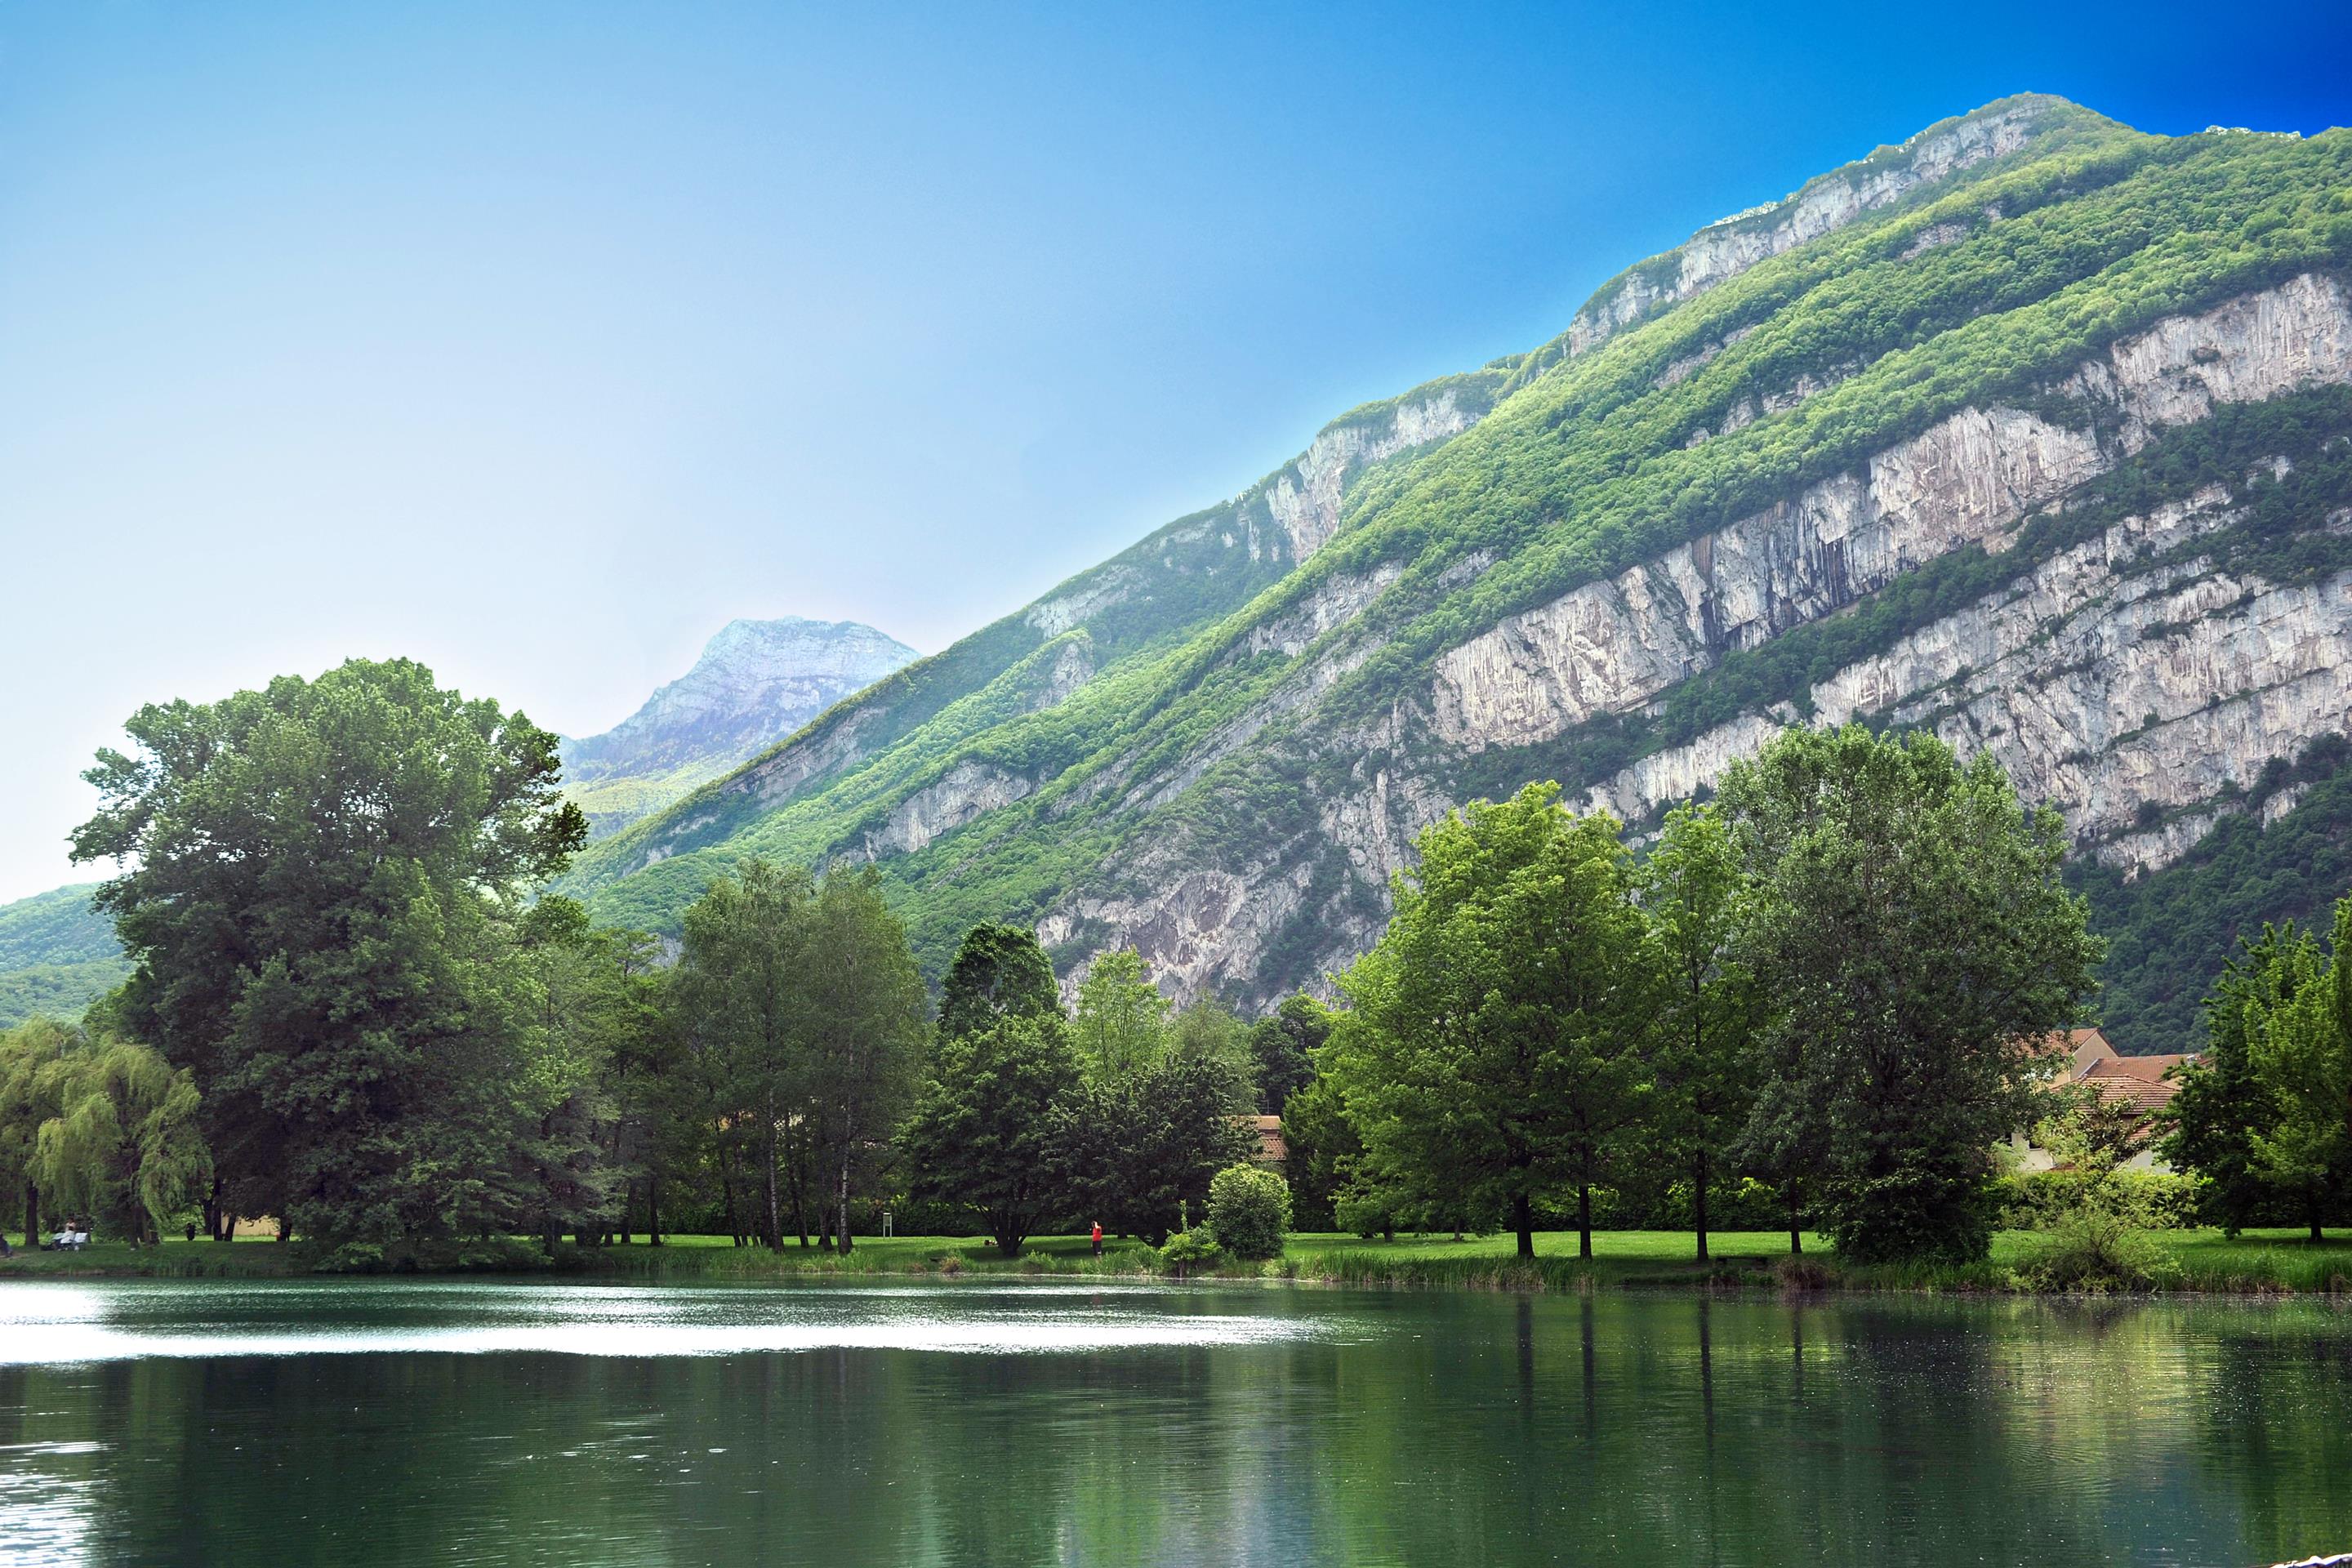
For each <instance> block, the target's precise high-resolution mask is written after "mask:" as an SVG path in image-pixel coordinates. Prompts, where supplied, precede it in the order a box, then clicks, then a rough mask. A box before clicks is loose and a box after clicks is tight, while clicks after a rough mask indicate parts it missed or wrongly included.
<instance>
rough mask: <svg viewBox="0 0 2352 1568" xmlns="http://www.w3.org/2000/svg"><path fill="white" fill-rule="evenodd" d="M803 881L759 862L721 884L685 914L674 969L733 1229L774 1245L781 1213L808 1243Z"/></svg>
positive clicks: (807, 893)
mask: <svg viewBox="0 0 2352 1568" xmlns="http://www.w3.org/2000/svg"><path fill="white" fill-rule="evenodd" d="M814 898H815V888H814V883H812V881H811V880H810V879H809V877H808V874H807V873H806V872H804V871H802V870H800V869H798V868H786V867H780V866H778V865H776V864H775V863H774V862H773V861H770V860H762V859H760V858H756V857H755V858H751V859H748V860H745V861H744V862H743V863H742V864H741V865H740V866H739V867H738V868H736V869H735V871H734V872H733V873H732V874H731V875H728V876H722V877H718V878H715V879H712V881H711V883H710V885H709V887H708V888H706V889H704V890H703V893H702V896H701V897H700V898H698V899H697V900H695V901H694V902H693V903H692V904H690V905H688V908H687V910H686V916H685V920H684V922H683V923H684V935H683V937H682V939H681V942H680V947H679V952H678V966H677V1003H678V1011H679V1016H680V1020H681V1023H682V1026H683V1028H684V1031H685V1035H686V1038H687V1042H688V1052H689V1055H690V1058H691V1060H690V1062H689V1063H688V1074H689V1079H690V1081H691V1082H692V1083H693V1084H694V1085H695V1086H696V1087H697V1088H698V1090H699V1095H698V1099H699V1100H700V1101H701V1104H700V1111H701V1116H702V1119H703V1124H704V1125H705V1126H706V1127H708V1128H709V1130H710V1133H711V1136H712V1137H713V1138H714V1139H715V1140H717V1142H718V1144H719V1147H718V1150H717V1158H718V1163H719V1170H720V1180H721V1184H722V1187H723V1189H724V1191H725V1194H726V1205H727V1209H728V1211H729V1215H730V1226H734V1227H735V1228H737V1230H738V1232H739V1234H740V1232H741V1230H742V1229H744V1228H747V1227H745V1226H743V1224H742V1222H743V1220H744V1218H746V1217H750V1218H751V1219H752V1220H753V1221H754V1223H753V1224H752V1225H751V1226H749V1227H748V1228H750V1229H751V1230H753V1231H754V1232H755V1233H756V1234H757V1235H758V1237H760V1239H761V1241H762V1242H764V1243H765V1244H766V1245H767V1246H769V1247H782V1246H783V1236H784V1213H785V1209H786V1206H787V1205H790V1207H791V1208H792V1210H793V1216H794V1228H795V1229H796V1230H798V1231H799V1233H800V1236H801V1237H802V1240H803V1242H805V1241H806V1239H807V1237H808V1218H807V1214H808V1204H809V1193H808V1183H809V1178H810V1171H811V1164H810V1160H809V1157H808V1154H807V1150H806V1144H807V1142H808V1135H809V1133H810V1131H812V1129H811V1127H810V1124H809V1123H808V1121H806V1119H805V1118H804V1117H803V1115H802V1110H803V1105H804V1102H805V1101H806V1100H807V1099H808V1097H809V1095H810V1094H811V1092H812V1091H813V1089H814V1078H815V1074H814V1070H813V1067H812V1064H811V1063H810V1062H809V1061H808V1059H807V1053H806V1052H805V1051H804V1050H803V1040H802V1037H801V1034H800V1026H801V1016H800V1011H801V980H802V968H803V956H804V950H805V948H806V946H807V927H808V923H809V912H808V910H809V905H810V904H811V903H812V902H813V901H814Z"/></svg>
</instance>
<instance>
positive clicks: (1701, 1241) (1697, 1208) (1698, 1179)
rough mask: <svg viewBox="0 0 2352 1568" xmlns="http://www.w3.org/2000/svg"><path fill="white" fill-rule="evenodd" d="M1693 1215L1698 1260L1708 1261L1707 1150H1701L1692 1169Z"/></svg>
mask: <svg viewBox="0 0 2352 1568" xmlns="http://www.w3.org/2000/svg"><path fill="white" fill-rule="evenodd" d="M1691 1217H1692V1219H1693V1220H1695V1221H1696V1223H1697V1225H1698V1260H1699V1261H1700V1262H1701V1263H1704V1262H1706V1150H1704V1149H1702V1150H1700V1151H1699V1153H1698V1158H1697V1159H1696V1161H1695V1162H1693V1163H1692V1169H1691Z"/></svg>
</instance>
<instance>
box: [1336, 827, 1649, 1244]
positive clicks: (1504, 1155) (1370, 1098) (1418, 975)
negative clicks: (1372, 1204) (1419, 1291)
mask: <svg viewBox="0 0 2352 1568" xmlns="http://www.w3.org/2000/svg"><path fill="white" fill-rule="evenodd" d="M1558 794H1559V786H1558V785H1556V784H1530V785H1528V787H1527V788H1526V789H1523V790H1521V791H1520V792H1519V793H1518V795H1516V796H1514V797H1513V798H1512V799H1510V800H1509V801H1507V802H1505V803H1503V804H1502V805H1491V804H1488V803H1486V802H1477V803H1475V804H1473V805H1470V806H1469V807H1468V808H1467V809H1465V810H1464V811H1461V812H1456V813H1449V814H1448V815H1447V816H1446V817H1445V818H1444V820H1443V821H1441V822H1439V823H1437V824H1436V825H1434V826H1432V827H1431V828H1430V829H1429V830H1428V831H1427V832H1425V833H1424V834H1423V835H1422V837H1421V842H1420V851H1421V863H1420V866H1419V868H1418V869H1417V870H1416V871H1414V872H1413V873H1412V875H1411V877H1410V878H1401V879H1399V881H1398V883H1397V887H1396V912H1395V915H1394V917H1393V918H1392V919H1391V921H1390V922H1389V927H1388V930H1387V931H1386V932H1385V933H1384V934H1383V935H1382V936H1381V940H1380V942H1378V943H1377V944H1376V945H1375V946H1374V947H1373V948H1372V950H1371V951H1370V952H1368V953H1366V954H1365V955H1364V956H1363V957H1362V958H1361V959H1360V960H1358V961H1357V963H1355V964H1354V966H1353V967H1351V968H1350V969H1349V971H1348V973H1346V974H1345V975H1343V976H1341V977H1340V982H1339V987H1340V990H1341V991H1342V992H1343V993H1344V994H1346V995H1347V997H1348V999H1349V1003H1350V1004H1351V1007H1350V1009H1349V1011H1348V1012H1346V1013H1344V1014H1342V1015H1341V1016H1340V1017H1339V1023H1338V1025H1337V1026H1336V1027H1335V1028H1334V1029H1333V1030H1332V1033H1331V1039H1330V1042H1329V1044H1328V1046H1327V1047H1325V1050H1324V1054H1323V1066H1324V1069H1325V1071H1326V1072H1327V1074H1328V1075H1329V1076H1330V1077H1331V1078H1332V1079H1334V1081H1335V1082H1336V1083H1337V1084H1338V1086H1339V1091H1340V1095H1341V1098H1342V1100H1343V1102H1344V1104H1345V1106H1346V1110H1347V1115H1348V1118H1349V1121H1352V1122H1353V1123H1354V1124H1355V1126H1356V1128H1357V1130H1358V1131H1359V1133H1360V1136H1361V1137H1362V1139H1363V1142H1364V1150H1365V1160H1366V1163H1368V1164H1369V1165H1370V1166H1371V1167H1372V1168H1374V1169H1376V1170H1377V1171H1378V1172H1379V1173H1380V1174H1381V1178H1382V1180H1383V1182H1384V1183H1386V1184H1399V1185H1402V1187H1403V1188H1404V1189H1405V1190H1406V1191H1408V1192H1410V1193H1412V1195H1414V1196H1416V1197H1419V1198H1423V1199H1425V1200H1427V1201H1429V1202H1431V1203H1433V1205H1436V1207H1437V1208H1438V1210H1439V1211H1440V1212H1442V1213H1444V1214H1447V1215H1463V1214H1465V1213H1467V1214H1472V1215H1475V1214H1481V1213H1494V1214H1502V1215H1507V1216H1508V1220H1509V1223H1510V1225H1511V1227H1512V1228H1513V1229H1514V1230H1515V1231H1516V1232H1517V1237H1518V1251H1519V1256H1521V1257H1523V1258H1529V1257H1533V1256H1534V1254H1535V1220H1534V1215H1535V1210H1536V1206H1537V1205H1538V1204H1539V1203H1542V1202H1544V1201H1545V1200H1546V1199H1547V1198H1549V1196H1550V1195H1551V1194H1554V1193H1556V1192H1560V1191H1567V1190H1573V1191H1574V1192H1576V1194H1578V1231H1579V1238H1580V1251H1581V1253H1582V1255H1583V1256H1585V1257H1590V1256H1591V1251H1592V1189H1593V1187H1594V1186H1595V1185H1596V1184H1600V1183H1601V1181H1602V1180H1603V1179H1604V1177H1605V1176H1606V1175H1607V1173H1608V1172H1609V1168H1610V1163H1611V1161H1612V1158H1613V1156H1614V1155H1615V1154H1616V1152H1618V1145H1619V1142H1620V1138H1621V1134H1622V1131H1623V1129H1624V1126H1625V1123H1626V1119H1627V1116H1628V1114H1629V1112H1630V1110H1631V1106H1632V1103H1633V1069H1634V1068H1635V1067H1636V1066H1637V1065H1638V1064H1637V1063H1636V1061H1635V1060H1634V1058H1633V1052H1632V1051H1631V1050H1630V1049H1629V1044H1630V1041H1631V1038H1632V1036H1633V1033H1634V1030H1635V1028H1636V1027H1637V1018H1638V1014H1639V1008H1640V1004H1641V1000H1642V995H1641V994H1642V991H1643V966H1642V963H1641V962H1640V953H1639V940H1640V928H1639V921H1638V919H1637V917H1636V915H1635V912H1634V910H1633V900H1632V897H1631V893H1632V886H1633V882H1632V875H1631V870H1630V868H1629V866H1628V864H1627V857H1626V854H1625V850H1624V847H1623V845H1622V844H1621V843H1620V842H1619V840H1618V837H1617V824H1616V823H1615V821H1614V820H1612V818H1610V817H1608V816H1605V815H1595V816H1586V817H1578V816H1573V815H1571V814H1570V813H1569V812H1568V811H1566V810H1564V809H1562V808H1561V807H1560V806H1559V805H1558V804H1557V801H1556V798H1555V797H1556V796H1557V795H1558Z"/></svg>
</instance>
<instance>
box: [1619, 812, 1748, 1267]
mask: <svg viewBox="0 0 2352 1568" xmlns="http://www.w3.org/2000/svg"><path fill="white" fill-rule="evenodd" d="M1641 898H1642V914H1643V928H1644V931H1643V934H1644V939H1645V940H1644V947H1645V950H1646V952H1647V956H1648V958H1649V962H1650V963H1651V964H1652V966H1653V967H1654V970H1655V977H1654V978H1655V986H1656V991H1655V996H1656V1008H1657V1011H1656V1013H1655V1015H1654V1019H1653V1024H1652V1028H1651V1032H1650V1035H1649V1037H1648V1041H1647V1051H1646V1055H1647V1057H1648V1059H1649V1089H1650V1092H1649V1095H1648V1099H1647V1102H1646V1105H1645V1107H1644V1110H1643V1124H1644V1128H1645V1130H1646V1131H1647V1133H1648V1135H1649V1138H1650V1141H1651V1142H1652V1144H1653V1145H1654V1147H1655V1148H1656V1149H1657V1151H1658V1152H1659V1154H1660V1156H1661V1157H1662V1159H1663V1160H1664V1163H1665V1164H1666V1166H1667V1167H1668V1168H1669V1169H1672V1170H1674V1171H1676V1172H1679V1173H1681V1174H1682V1176H1683V1178H1684V1179H1685V1180H1686V1181H1688V1182H1689V1183H1690V1188H1691V1214H1692V1229H1693V1231H1694V1232H1695V1233H1696V1237H1697V1253H1698V1256H1699V1257H1700V1258H1705V1257H1706V1227H1707V1196H1708V1194H1709V1192H1710V1191H1711V1189H1712V1187H1713V1185H1714V1183H1715V1179H1716V1177H1717V1174H1718V1173H1721V1171H1722V1169H1723V1167H1724V1164H1725V1163H1726V1161H1727V1156H1728V1154H1729V1151H1730V1149H1731V1146H1732V1144H1733V1143H1734V1142H1735V1141H1736V1140H1737V1139H1738V1135H1739V1132H1740V1131H1741V1129H1742V1128H1743V1127H1744V1126H1745V1124H1746V1122H1747V1120H1748V1111H1749V1108H1750V1105H1751V1104H1752V1102H1753V1100H1754V1098H1755V1095H1754V1082H1755V1077H1756V1069H1757V1066H1758V1064H1757V1061H1756V1059H1755V1052H1754V1049H1753V1039H1754V1034H1755V1025H1756V1022H1757V1017H1758V999H1759V993H1758V988H1757V985H1756V984H1755V979H1754V976H1753V975H1751V974H1750V973H1749V972H1748V966H1747V964H1746V963H1743V962H1742V961H1741V957H1740V954H1739V953H1738V951H1737V944H1738V940H1739V938H1740V936H1741V933H1742V928H1743V926H1744V923H1745V921H1746V920H1747V918H1748V908H1749V905H1750V903H1751V901H1752V900H1750V899H1749V897H1748V881H1747V878H1746V876H1745V874H1744V872H1743V871H1742V869H1741V867H1740V864H1739V857H1738V851H1737V849H1736V847H1734V845H1733V843H1732V838H1731V833H1730V830H1729V828H1728V827H1727V826H1726V825H1725V823H1724V821H1723V818H1722V816H1721V815H1720V814H1719V813H1717V811H1715V810H1714V809H1712V808H1711V807H1706V806H1696V807H1690V806H1686V807H1683V808H1681V809H1678V810H1676V811H1674V812H1672V813H1670V814H1669V815H1668V816H1667V817H1666V823H1665V826H1664V830H1663V831H1661V833H1660V834H1659V836H1658V843H1657V846H1656V847H1655V848H1654V849H1653V850H1652V851H1651V854H1650V858H1649V859H1648V860H1647V861H1645V862H1644V863H1643V867H1642V873H1641Z"/></svg>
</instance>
